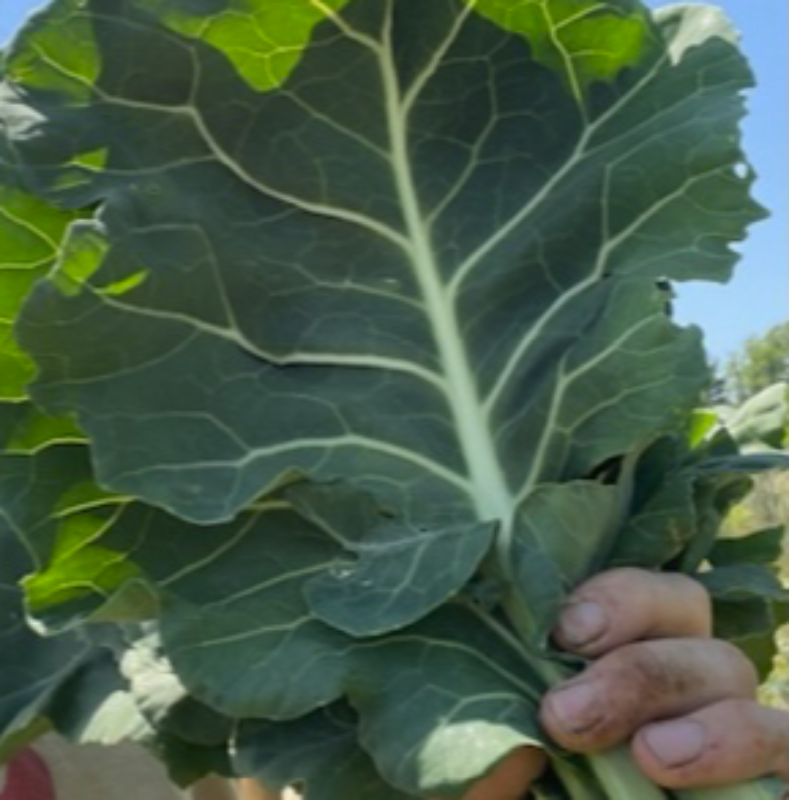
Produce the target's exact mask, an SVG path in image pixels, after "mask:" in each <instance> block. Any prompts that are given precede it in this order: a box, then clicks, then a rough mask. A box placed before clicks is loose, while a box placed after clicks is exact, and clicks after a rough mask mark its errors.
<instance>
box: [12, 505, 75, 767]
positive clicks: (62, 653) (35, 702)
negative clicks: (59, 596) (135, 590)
mask: <svg viewBox="0 0 800 800" xmlns="http://www.w3.org/2000/svg"><path fill="white" fill-rule="evenodd" d="M1 509H2V506H0V512H1ZM0 552H2V558H0V620H2V625H0V754H1V755H2V756H3V757H5V755H6V754H7V752H6V751H7V750H8V749H11V747H12V745H13V746H17V745H20V744H23V743H24V741H25V739H26V738H27V736H28V735H35V734H36V733H40V732H41V730H40V727H39V725H38V722H39V721H40V720H41V719H42V718H44V717H47V716H48V713H49V709H50V705H51V703H52V702H53V701H54V698H55V697H56V695H57V693H58V691H59V689H60V688H61V685H62V683H63V682H64V681H66V680H67V679H68V678H69V677H70V676H72V675H73V674H74V673H75V672H76V671H77V670H78V669H79V668H80V667H81V665H82V664H83V662H84V661H85V660H86V659H87V657H88V655H89V651H90V649H91V648H90V647H89V646H88V645H87V644H86V643H85V642H82V641H81V640H80V639H79V638H78V637H76V636H74V635H71V634H70V635H66V636H63V637H58V638H56V639H44V638H42V637H41V636H39V635H37V633H36V632H34V631H33V630H32V629H31V628H30V627H29V625H28V623H27V620H26V618H25V614H24V609H23V595H22V590H21V589H20V587H19V585H18V584H19V580H20V579H21V578H22V576H23V575H24V574H25V573H26V572H28V571H29V570H30V569H31V567H32V565H31V562H30V557H29V556H28V554H27V553H26V551H25V549H24V548H23V547H22V545H21V544H20V543H19V542H18V541H17V540H16V538H15V536H14V534H13V532H12V530H11V529H10V526H9V525H8V524H7V521H6V519H5V518H4V516H3V515H2V513H0Z"/></svg>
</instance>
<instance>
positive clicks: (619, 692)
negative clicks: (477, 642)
mask: <svg viewBox="0 0 800 800" xmlns="http://www.w3.org/2000/svg"><path fill="white" fill-rule="evenodd" d="M756 686H757V677H756V674H755V670H754V669H753V667H752V665H751V664H750V662H749V661H748V660H747V658H745V656H744V655H743V654H742V652H741V651H740V650H738V649H737V648H735V647H733V646H732V645H729V644H727V643H725V642H721V641H717V640H714V639H704V640H697V639H664V640H656V641H650V642H637V643H635V644H631V645H625V646H624V647H621V648H619V649H617V650H614V651H612V652H611V653H608V654H607V655H605V656H603V657H602V658H600V659H599V660H598V661H596V662H594V663H593V664H592V665H591V666H589V667H588V668H587V669H586V670H585V671H584V672H582V673H581V674H580V675H578V676H577V677H576V678H573V679H572V680H570V681H567V682H566V683H565V684H562V685H561V686H559V687H556V689H554V690H553V691H551V692H549V693H548V694H547V695H546V696H545V698H544V701H543V704H542V723H543V724H544V726H545V729H546V730H547V732H548V733H549V734H550V735H551V736H552V737H553V738H554V739H555V740H556V741H557V742H558V743H559V744H561V745H563V746H564V747H566V748H568V749H570V750H575V751H578V752H591V751H595V750H600V749H603V748H606V747H610V746H612V745H615V744H618V743H620V742H622V741H624V740H626V739H628V738H629V737H630V736H631V735H632V734H633V733H634V732H635V731H637V730H638V729H639V728H641V727H642V726H643V725H645V724H646V723H648V722H652V721H654V720H658V719H664V718H668V717H676V716H683V715H684V714H689V713H691V712H693V711H696V710H698V709H700V708H703V707H705V706H708V705H711V704H712V703H716V702H718V701H720V700H725V699H730V698H752V697H754V696H755V691H756Z"/></svg>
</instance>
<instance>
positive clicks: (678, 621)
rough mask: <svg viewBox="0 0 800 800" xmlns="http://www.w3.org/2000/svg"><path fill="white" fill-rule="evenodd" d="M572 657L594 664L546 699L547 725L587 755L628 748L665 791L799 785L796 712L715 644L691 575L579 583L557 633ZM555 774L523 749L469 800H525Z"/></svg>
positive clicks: (706, 605)
mask: <svg viewBox="0 0 800 800" xmlns="http://www.w3.org/2000/svg"><path fill="white" fill-rule="evenodd" d="M554 639H555V641H556V643H557V644H558V645H559V646H560V647H562V648H563V649H565V650H568V651H570V652H573V653H576V654H579V655H582V656H585V657H589V658H592V659H596V660H595V661H593V663H592V664H591V665H590V666H589V667H588V668H587V669H586V670H585V671H584V672H582V673H581V674H580V675H578V676H576V677H575V678H572V679H571V680H569V681H567V682H566V683H564V684H563V685H561V686H557V687H555V688H554V689H553V690H552V691H550V692H549V693H548V694H547V695H546V697H545V698H544V701H543V704H542V710H541V722H542V724H543V726H544V729H545V730H546V731H547V733H548V734H549V735H550V736H551V737H552V738H553V739H554V740H555V741H556V742H558V744H560V745H562V746H563V747H565V748H567V749H569V750H571V751H573V752H579V753H589V752H596V751H600V750H605V749H608V748H610V747H613V746H614V745H617V744H620V743H621V742H623V741H627V740H630V747H631V752H632V755H633V757H634V759H635V760H636V762H637V763H638V765H639V767H640V769H641V770H642V771H643V772H644V774H645V775H647V776H648V777H649V778H651V779H652V780H653V781H655V782H656V783H658V784H660V785H662V786H665V787H667V788H676V789H678V788H686V787H699V786H708V785H715V784H725V783H734V782H737V781H741V780H747V779H749V778H755V777H760V776H763V775H778V776H780V777H781V778H783V779H784V780H786V781H787V783H788V780H789V715H788V713H786V712H783V711H778V710H775V709H768V708H765V707H763V706H761V705H759V704H758V703H757V701H756V700H755V692H756V688H757V679H756V674H755V671H754V669H753V667H752V666H751V665H750V662H749V661H748V660H747V659H746V658H745V656H744V655H743V654H742V653H741V652H740V651H739V650H738V649H736V648H735V647H733V646H732V645H729V644H726V643H725V642H721V641H718V640H715V639H712V638H711V607H710V602H709V599H708V596H707V595H706V593H705V591H704V590H703V588H702V587H701V586H700V584H698V583H697V582H695V581H693V580H691V579H690V578H688V577H685V576H682V575H670V574H661V573H648V572H644V571H642V570H635V569H619V570H613V571H610V572H606V573H602V574H601V575H598V576H596V577H595V578H592V579H591V580H589V581H587V582H586V583H585V584H583V585H582V586H580V587H579V588H578V589H577V590H576V591H575V593H574V594H573V596H572V597H571V598H570V600H569V602H568V604H567V606H566V607H565V609H564V611H563V613H562V615H561V619H560V621H559V624H558V626H557V628H556V631H555V633H554ZM544 767H545V757H544V755H543V754H542V753H541V752H540V751H537V750H534V749H533V748H522V749H520V750H517V751H515V752H514V753H513V754H512V755H511V756H510V757H509V758H508V759H507V760H506V761H505V762H503V763H502V764H501V765H500V766H499V767H498V768H497V769H496V770H495V771H494V772H493V773H492V774H491V775H490V776H489V777H487V778H486V779H485V780H484V781H481V782H480V784H478V785H476V786H475V787H473V789H471V790H470V792H468V794H467V795H466V796H465V797H464V798H463V800H518V798H520V797H522V796H523V795H524V793H525V791H526V790H527V788H528V786H529V785H530V783H531V781H532V780H533V779H534V778H536V777H537V776H538V775H539V774H541V772H542V770H543V769H544Z"/></svg>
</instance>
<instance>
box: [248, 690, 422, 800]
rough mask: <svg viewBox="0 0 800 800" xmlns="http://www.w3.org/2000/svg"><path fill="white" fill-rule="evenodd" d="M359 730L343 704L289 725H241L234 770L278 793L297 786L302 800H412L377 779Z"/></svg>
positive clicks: (251, 723) (350, 710)
mask: <svg viewBox="0 0 800 800" xmlns="http://www.w3.org/2000/svg"><path fill="white" fill-rule="evenodd" d="M357 724H358V718H357V717H356V716H355V714H354V713H353V711H352V709H350V708H349V707H348V706H347V704H346V703H337V704H336V705H334V706H329V707H327V708H324V709H321V710H320V711H317V712H314V713H313V714H310V715H308V716H306V717H301V718H300V719H298V720H293V721H291V722H282V723H274V722H257V721H248V722H244V723H243V724H242V725H240V726H239V728H238V730H237V736H236V741H235V743H234V763H235V766H236V769H237V771H238V774H240V775H248V776H254V777H257V778H258V779H259V780H260V781H261V782H262V783H263V784H264V785H265V786H268V787H270V788H272V789H275V790H278V791H279V790H280V789H283V788H284V787H286V786H291V785H295V786H296V785H301V786H302V791H303V798H304V800H338V798H341V797H358V798H359V800H407V799H410V797H411V795H407V794H404V793H402V792H399V791H398V790H396V789H394V788H392V787H391V786H389V785H388V784H387V783H386V782H385V781H384V780H383V778H381V776H380V775H379V774H378V772H377V771H376V769H375V766H374V765H373V763H372V760H371V759H370V758H369V756H368V755H367V754H366V753H365V752H364V750H363V749H362V748H361V746H360V745H359V743H358V728H357Z"/></svg>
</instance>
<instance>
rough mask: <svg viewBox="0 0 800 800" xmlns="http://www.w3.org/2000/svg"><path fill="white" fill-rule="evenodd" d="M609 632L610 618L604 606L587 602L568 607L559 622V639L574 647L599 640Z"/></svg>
mask: <svg viewBox="0 0 800 800" xmlns="http://www.w3.org/2000/svg"><path fill="white" fill-rule="evenodd" d="M607 630H608V617H607V616H606V612H605V611H604V610H603V608H602V606H600V605H598V604H597V603H592V602H587V601H584V602H578V603H573V604H570V605H568V606H567V607H566V608H565V609H564V610H563V611H562V612H561V617H560V618H559V621H558V634H559V637H560V638H561V640H562V641H563V642H564V644H568V645H572V646H574V647H581V646H583V645H587V644H589V643H591V642H593V641H594V640H595V639H599V638H600V637H601V636H602V635H603V634H604V633H605V632H606V631H607Z"/></svg>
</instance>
